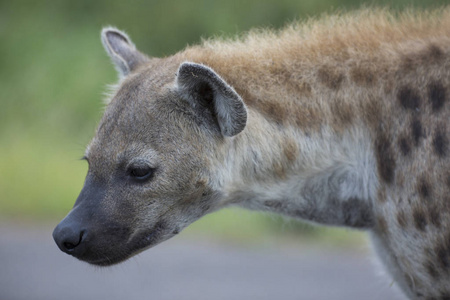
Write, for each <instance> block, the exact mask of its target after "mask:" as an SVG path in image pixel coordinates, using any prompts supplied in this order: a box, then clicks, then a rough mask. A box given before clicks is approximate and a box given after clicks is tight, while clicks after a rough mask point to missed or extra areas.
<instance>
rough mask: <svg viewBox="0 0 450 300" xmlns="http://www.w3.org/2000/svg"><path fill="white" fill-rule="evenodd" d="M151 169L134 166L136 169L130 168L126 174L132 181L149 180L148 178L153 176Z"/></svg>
mask: <svg viewBox="0 0 450 300" xmlns="http://www.w3.org/2000/svg"><path fill="white" fill-rule="evenodd" d="M153 170H154V169H153V168H150V167H149V166H136V167H130V168H129V170H128V174H129V175H130V177H132V178H133V179H136V180H139V181H143V180H147V179H150V177H151V176H152V175H153Z"/></svg>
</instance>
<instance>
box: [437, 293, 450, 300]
mask: <svg viewBox="0 0 450 300" xmlns="http://www.w3.org/2000/svg"><path fill="white" fill-rule="evenodd" d="M439 300H450V294H449V293H444V294H442V295H441V298H440V299H439Z"/></svg>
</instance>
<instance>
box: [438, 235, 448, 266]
mask: <svg viewBox="0 0 450 300" xmlns="http://www.w3.org/2000/svg"><path fill="white" fill-rule="evenodd" d="M446 238H447V240H441V241H440V242H439V243H438V244H437V245H436V247H435V254H436V257H437V261H438V262H439V265H440V267H441V268H442V269H443V270H445V271H446V272H449V271H450V270H449V269H448V268H449V267H450V236H449V235H447V237H446Z"/></svg>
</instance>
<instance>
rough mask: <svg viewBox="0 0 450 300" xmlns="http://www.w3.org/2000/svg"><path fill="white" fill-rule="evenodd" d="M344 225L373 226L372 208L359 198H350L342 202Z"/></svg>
mask: <svg viewBox="0 0 450 300" xmlns="http://www.w3.org/2000/svg"><path fill="white" fill-rule="evenodd" d="M342 211H343V214H344V216H343V217H344V225H347V226H350V227H355V228H370V227H372V226H373V223H374V222H373V215H372V210H371V208H370V207H369V206H368V205H367V204H365V202H364V201H361V200H360V199H358V198H350V199H348V200H347V201H345V202H343V203H342Z"/></svg>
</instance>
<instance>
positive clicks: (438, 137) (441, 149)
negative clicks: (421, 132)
mask: <svg viewBox="0 0 450 300" xmlns="http://www.w3.org/2000/svg"><path fill="white" fill-rule="evenodd" d="M433 149H434V152H436V154H437V155H438V156H440V157H444V156H445V155H446V154H447V149H448V140H447V137H446V136H445V133H444V131H443V128H442V126H441V127H438V128H437V129H436V132H435V134H434V138H433Z"/></svg>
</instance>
